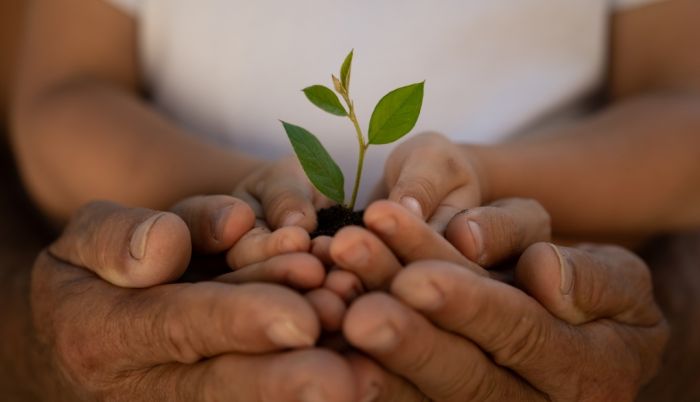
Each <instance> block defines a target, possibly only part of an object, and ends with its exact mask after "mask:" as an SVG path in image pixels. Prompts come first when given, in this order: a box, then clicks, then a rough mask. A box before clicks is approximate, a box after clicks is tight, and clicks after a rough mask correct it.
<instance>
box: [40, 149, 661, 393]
mask: <svg viewBox="0 0 700 402" xmlns="http://www.w3.org/2000/svg"><path fill="white" fill-rule="evenodd" d="M286 163H290V162H282V163H281V164H278V165H272V167H271V168H269V169H267V170H263V171H261V172H262V173H259V174H258V175H257V177H254V180H253V179H251V180H249V181H247V182H245V181H244V182H243V183H242V185H241V186H242V187H240V188H239V190H237V192H236V193H235V195H236V196H237V197H231V196H200V197H194V198H190V199H186V200H184V201H182V202H180V203H178V204H177V205H176V206H175V207H174V208H173V209H172V210H171V211H169V212H161V211H153V210H147V209H134V208H131V209H130V208H124V207H120V206H117V205H115V204H111V203H104V202H101V203H93V204H90V205H88V206H86V207H84V208H82V209H81V210H80V211H79V212H78V213H77V214H76V216H75V217H74V218H73V220H72V221H71V222H70V224H69V225H68V226H67V228H66V230H65V232H64V233H63V235H62V236H61V237H60V238H59V239H58V240H57V241H56V242H54V243H53V244H52V245H51V246H50V247H49V248H48V249H47V251H46V252H44V253H43V254H42V255H41V256H40V258H39V259H38V260H37V263H36V265H35V268H34V272H33V277H32V289H31V301H32V309H33V314H34V323H35V326H36V329H37V332H38V335H39V339H40V340H42V341H43V342H44V344H45V346H46V351H47V353H48V354H49V356H50V357H51V360H52V362H53V363H54V367H55V369H56V371H57V372H58V373H60V375H61V377H62V381H61V382H60V384H61V385H60V387H61V389H60V390H59V392H56V393H55V394H54V396H57V395H59V394H66V395H68V394H70V395H72V396H71V397H69V398H67V399H68V400H73V399H74V398H84V399H88V400H92V399H105V400H129V401H137V400H148V401H151V400H170V401H196V400H202V401H274V402H286V401H290V402H291V401H303V402H317V401H318V402H320V401H327V402H336V401H337V402H345V401H347V402H355V401H406V402H410V401H426V400H433V401H629V400H633V399H634V397H635V395H636V393H637V391H638V390H639V388H640V386H641V385H642V384H644V383H645V382H646V381H648V380H649V379H650V378H651V377H652V376H653V375H654V374H655V372H656V370H657V369H658V366H659V363H660V359H661V355H662V352H663V348H664V346H665V342H666V339H667V337H668V329H667V327H666V324H665V321H664V319H663V316H662V314H661V312H660V311H659V309H658V307H657V306H656V304H655V302H654V299H653V293H652V284H651V279H650V275H649V272H648V269H647V268H646V266H645V265H644V263H643V262H642V261H641V260H640V259H639V258H637V257H636V256H634V255H633V254H632V253H630V252H628V251H625V250H623V249H620V248H617V247H609V246H593V245H586V246H579V247H575V248H569V247H562V246H556V245H554V244H552V243H547V242H548V241H550V223H549V217H548V215H547V213H546V212H545V211H544V209H543V208H542V207H541V206H540V205H539V204H538V203H536V202H534V201H531V200H524V199H507V200H501V201H498V202H495V203H492V204H490V205H488V206H478V204H479V203H480V199H481V194H480V190H479V186H478V185H477V184H478V177H477V173H476V169H473V168H472V166H471V165H470V164H469V161H468V160H467V159H465V158H464V156H463V154H460V153H459V151H457V150H456V147H454V146H452V145H451V144H450V143H449V142H448V141H447V140H445V139H444V138H442V137H436V136H419V137H416V139H415V140H411V141H408V142H406V143H404V144H403V145H401V146H400V147H399V148H398V149H397V150H396V152H394V154H393V155H392V157H391V158H390V159H389V161H388V164H387V171H386V178H387V184H388V188H390V189H391V191H390V193H389V197H388V198H389V200H383V201H376V202H374V203H372V204H371V205H370V206H369V207H368V208H367V209H366V211H365V215H364V222H365V225H366V228H360V227H347V228H344V229H342V230H341V231H340V232H338V234H336V235H335V236H334V237H333V238H332V239H331V238H328V237H319V238H316V239H314V240H311V239H310V238H309V235H308V232H307V230H305V229H304V228H303V227H305V228H306V229H311V228H312V227H306V226H305V225H307V224H308V223H307V222H308V221H306V219H307V218H310V219H311V225H313V224H315V222H314V220H315V217H314V215H313V210H309V209H308V208H315V207H318V203H319V202H322V201H318V200H321V198H320V197H319V198H317V197H316V196H315V195H314V191H313V189H312V188H311V187H310V185H308V184H304V183H306V182H305V181H304V178H303V176H301V175H299V177H300V179H299V180H295V179H291V180H290V178H289V177H290V176H291V177H296V176H294V175H295V173H294V172H300V170H299V168H298V167H294V166H293V165H286V166H288V167H289V166H291V168H285V169H279V166H285V164H286ZM285 170H286V177H287V178H286V180H285V179H284V175H283V174H282V173H283V172H284V171H285ZM278 172H279V173H278ZM300 174H301V173H300ZM300 183H301V184H300ZM392 200H393V201H392ZM394 201H397V202H394ZM402 204H403V205H402ZM465 207H473V208H470V209H468V210H466V211H465V210H464V208H465ZM263 211H264V212H265V213H266V214H265V215H264V216H265V218H266V219H267V223H268V224H269V227H271V228H272V229H274V230H270V229H268V228H267V227H266V226H264V225H256V216H257V217H262V216H263V215H262V212H263ZM290 211H291V212H290ZM297 225H301V227H300V226H297ZM443 232H444V234H443ZM217 256H218V257H220V258H221V257H223V258H225V260H226V262H227V263H228V265H229V266H230V267H231V268H232V272H230V273H226V274H223V275H220V276H218V277H216V278H214V279H212V280H207V281H201V282H196V283H173V281H175V280H176V279H177V278H179V277H180V276H181V275H182V274H183V272H184V271H185V270H186V269H189V271H197V270H198V269H203V268H201V267H202V266H205V265H207V264H210V263H211V260H212V258H213V257H217ZM504 261H514V262H513V265H514V271H513V273H514V276H513V277H514V281H506V280H504V278H506V275H503V274H502V272H501V271H492V272H489V271H488V268H490V267H493V266H496V265H498V264H500V263H503V262H504ZM501 265H502V264H501ZM322 333H338V334H342V335H343V336H344V338H345V340H346V341H347V342H348V343H349V344H350V345H351V346H352V348H350V349H346V350H345V351H342V352H341V351H336V350H333V349H330V348H323V347H319V346H318V345H319V344H321V343H323V342H322V341H320V340H319V339H320V337H321V334H322Z"/></svg>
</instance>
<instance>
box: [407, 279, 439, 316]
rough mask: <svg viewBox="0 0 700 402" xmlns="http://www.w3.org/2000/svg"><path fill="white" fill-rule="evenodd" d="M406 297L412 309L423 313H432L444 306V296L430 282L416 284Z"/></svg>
mask: <svg viewBox="0 0 700 402" xmlns="http://www.w3.org/2000/svg"><path fill="white" fill-rule="evenodd" d="M408 297H409V298H410V300H407V301H408V302H409V303H411V305H412V306H413V307H415V308H417V309H419V310H423V311H434V310H437V309H439V308H440V307H442V306H443V305H444V304H445V295H443V293H442V291H440V289H438V288H437V286H435V284H433V283H431V282H430V281H425V282H421V283H420V284H418V285H417V286H416V287H415V288H414V289H413V290H412V291H411V293H410V295H409V296H408Z"/></svg>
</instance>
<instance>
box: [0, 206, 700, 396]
mask: <svg viewBox="0 0 700 402" xmlns="http://www.w3.org/2000/svg"><path fill="white" fill-rule="evenodd" d="M477 215H478V214H477ZM195 216H196V214H195ZM409 217H410V216H409ZM472 218H473V217H472ZM492 218H493V219H495V220H494V222H495V223H497V224H498V226H502V224H501V218H503V216H501V217H500V218H499V217H498V215H490V217H487V219H492ZM505 218H507V219H510V220H511V221H512V217H508V216H505ZM479 221H480V223H481V224H482V225H483V226H484V227H488V226H489V225H488V224H487V222H488V220H480V219H479ZM528 221H532V219H529V218H528V219H525V220H517V221H515V222H523V223H524V222H528ZM8 222H9V221H8ZM414 222H415V221H414ZM419 223H420V222H419ZM462 223H464V222H462ZM110 227H112V226H110ZM348 230H350V229H348ZM206 232H207V231H205V232H204V233H206ZM423 233H430V234H434V233H433V232H432V231H430V230H427V231H423ZM490 233H494V236H498V232H497V231H493V232H490ZM465 235H466V236H467V237H468V233H465ZM537 236H539V235H535V236H533V237H531V239H532V240H536V239H537ZM115 239H116V238H112V240H115ZM489 239H490V238H489ZM76 240H77V239H76ZM463 240H465V242H466V243H468V242H469V240H470V239H468V238H466V239H463ZM492 240H496V239H495V238H494V239H492ZM123 243H124V241H121V242H117V244H112V245H111V248H115V247H118V246H120V245H121V246H122V247H123ZM488 244H490V242H489V243H488ZM507 244H512V245H517V244H518V242H507ZM104 246H105V247H106V248H107V249H110V246H108V245H107V244H104ZM686 246H687V244H686ZM691 246H692V244H691ZM179 247H181V245H179ZM518 247H520V246H518ZM488 248H491V247H488ZM497 249H501V250H505V249H504V248H497ZM515 250H516V249H512V251H515ZM105 251H108V250H105ZM503 253H505V252H503ZM490 254H491V255H493V256H494V258H495V256H497V255H498V254H499V253H498V252H492V253H490ZM503 255H504V254H501V256H503ZM661 260H662V261H664V262H668V263H679V262H681V261H674V260H670V261H667V260H663V258H662V259H661ZM25 261H27V259H25ZM683 266H685V267H687V268H689V269H683V268H682V267H683ZM57 267H58V266H57V265H55V264H54V265H53V267H45V268H47V269H49V270H50V271H51V270H53V269H55V268H57ZM63 267H66V266H65V265H63ZM67 268H68V269H69V271H76V269H75V268H71V267H67ZM90 268H92V269H93V270H95V271H96V272H100V271H101V270H100V266H99V265H96V266H91V267H90ZM671 268H676V269H675V270H673V271H663V270H662V271H660V272H661V273H662V274H661V276H660V277H658V278H657V279H662V278H666V279H667V280H668V285H669V286H668V288H666V287H664V289H667V290H668V291H669V292H670V293H673V294H674V295H678V297H683V295H686V296H688V295H689V294H688V292H690V293H692V292H693V286H700V281H693V280H690V279H689V278H692V277H693V276H692V275H693V274H695V273H697V270H696V269H694V268H695V267H694V266H693V264H688V263H687V262H686V264H678V265H674V266H672V267H671ZM461 269H463V268H461ZM680 271H683V272H684V273H685V274H684V275H683V276H678V277H672V276H669V277H665V276H663V272H674V274H678V273H679V272H680ZM76 272H77V271H76ZM359 272H361V271H359ZM4 274H5V277H6V280H5V281H3V283H2V286H3V288H7V290H9V291H3V292H2V293H1V294H2V295H3V300H4V303H3V305H4V306H14V307H13V309H12V310H11V311H8V313H12V314H3V316H4V318H5V319H4V324H5V325H3V326H2V327H1V328H2V333H3V339H8V340H10V341H8V342H5V343H4V344H3V346H5V348H3V349H2V361H3V365H2V368H3V370H4V372H6V373H8V374H6V375H5V376H3V377H2V380H1V381H0V384H3V385H2V389H3V390H6V391H7V392H3V393H4V394H5V395H18V397H17V398H14V399H13V400H27V401H31V400H61V399H63V400H74V398H72V396H71V394H70V390H69V389H67V388H66V387H65V384H64V383H63V382H61V381H60V378H61V376H60V375H59V373H58V372H56V371H55V370H56V367H55V366H52V365H50V364H48V363H49V362H51V360H52V359H50V355H51V349H50V348H46V347H45V346H43V347H42V344H41V343H38V342H37V341H36V333H35V328H34V326H33V325H32V324H31V323H29V322H27V321H28V319H29V317H30V315H31V314H30V313H29V311H30V310H29V306H28V305H27V304H26V303H27V301H26V299H25V296H24V295H26V294H27V292H22V291H21V289H22V286H19V285H20V284H22V283H26V282H27V281H28V269H17V271H16V272H14V273H11V272H5V273H4ZM54 274H55V273H54ZM54 274H52V275H54ZM79 275H81V276H83V277H85V276H86V275H87V274H85V273H82V274H79ZM688 275H690V277H689V276H688ZM87 276H89V275H87ZM166 276H167V275H166ZM695 277H697V275H696V276H695ZM34 278H35V279H36V278H37V275H35V276H34ZM680 278H682V281H683V285H684V286H680V287H679V286H678V283H677V281H676V279H680ZM84 280H87V279H84ZM91 280H94V283H95V284H96V285H99V287H100V288H105V289H107V290H108V291H109V293H112V292H114V291H115V289H116V288H113V287H110V286H107V285H106V284H104V283H101V282H100V281H99V280H95V279H94V278H91ZM605 280H606V281H607V280H608V278H605ZM555 282H556V281H555ZM604 283H607V282H604ZM660 283H662V284H666V283H667V281H660ZM550 285H553V289H554V290H556V289H558V287H559V283H558V282H557V283H554V284H551V283H550ZM68 289H70V287H69V288H68ZM674 289H675V290H674ZM679 289H680V290H681V291H678V290H679ZM638 290H639V289H638ZM124 291H126V290H124ZM129 292H131V293H130V295H132V296H133V295H134V294H135V293H134V292H136V291H133V290H130V291H129ZM97 293H98V292H96V294H92V293H89V294H87V295H86V304H87V305H92V304H94V303H95V302H96V301H97V302H98V303H97V305H102V306H104V304H103V303H99V300H100V296H99V294H97ZM88 296H90V297H93V296H94V297H96V298H97V299H96V300H94V301H93V300H92V299H88ZM661 300H663V301H665V300H666V299H661ZM688 300H692V297H691V298H689V299H688ZM58 305H61V303H59V304H58ZM82 308H84V305H81V306H80V307H79V308H77V311H79V310H80V309H82ZM140 308H143V307H142V306H140ZM667 311H671V312H673V313H675V315H674V317H673V318H674V319H673V320H672V322H674V323H683V326H680V325H679V326H678V327H674V328H684V331H683V332H674V336H676V338H675V342H673V343H671V347H672V348H671V349H672V350H673V351H675V352H674V353H673V354H669V355H670V356H672V357H674V359H673V360H669V361H666V362H665V366H664V368H665V370H664V372H663V373H662V374H663V375H664V379H665V380H666V381H663V382H659V383H655V384H652V385H650V388H651V391H655V393H651V394H647V395H652V396H653V395H674V397H676V399H674V400H683V399H680V398H682V396H683V395H692V392H693V390H692V388H688V386H689V385H690V386H692V385H693V384H694V383H690V384H684V383H682V382H680V381H679V379H680V378H688V377H687V376H683V375H682V373H676V372H675V371H674V369H675V368H676V367H677V366H678V364H679V363H682V365H681V366H680V367H685V368H686V371H685V372H686V373H688V374H691V373H694V371H693V368H692V366H689V365H688V364H686V363H683V362H689V361H692V359H693V358H692V356H689V355H688V353H689V352H692V351H693V350H696V349H694V348H693V338H692V337H690V338H689V337H688V336H689V335H690V334H692V331H693V329H692V325H691V327H688V326H687V325H688V324H689V323H690V324H692V323H693V322H697V321H692V320H691V321H690V322H687V321H686V320H684V318H683V317H688V318H690V317H691V315H692V311H691V310H687V309H685V310H680V311H679V310H678V309H672V310H667ZM125 314H126V313H125ZM140 314H144V312H140ZM91 318H95V320H91ZM91 318H88V317H86V320H85V322H84V323H85V325H86V326H89V324H90V323H92V324H94V325H95V326H96V327H99V328H102V325H103V322H102V321H101V320H99V319H98V318H99V317H91ZM125 318H128V317H126V316H125ZM204 325H206V323H204ZM88 340H89V338H88ZM99 344H100V345H105V344H109V340H108V339H105V338H101V339H100V342H99ZM88 345H89V343H88ZM128 355H129V356H132V357H134V356H137V355H136V354H135V353H133V351H129V353H128ZM330 360H334V359H332V358H331V359H330ZM351 362H352V365H351V367H352V368H353V370H355V371H354V372H355V375H356V376H357V378H358V379H364V382H362V383H360V384H359V385H358V391H365V390H368V389H369V385H370V384H373V383H377V384H380V386H381V387H382V388H380V389H388V388H387V387H389V386H391V385H392V384H394V385H399V386H400V387H399V388H398V389H397V390H398V391H401V390H405V389H406V388H405V387H406V384H405V383H403V382H399V383H396V382H395V380H396V377H395V376H386V373H387V372H386V371H384V370H381V369H380V366H378V365H376V364H372V363H371V362H368V361H367V360H361V359H360V360H358V359H357V358H356V357H353V358H352V360H351ZM318 370H321V369H318ZM341 371H342V370H341ZM676 374H677V375H676ZM324 375H326V371H325V369H324ZM227 378H228V377H227ZM669 379H670V380H671V381H668V380H669ZM8 380H9V381H8ZM285 380H287V379H286V378H285ZM362 384H365V385H362ZM678 384H681V385H684V386H685V388H679V387H678ZM653 385H655V387H652V386H653ZM363 387H364V388H363ZM409 389H410V387H409ZM22 390H25V391H26V390H31V391H32V392H31V395H30V394H29V393H27V394H21V393H20V392H21V391H22ZM651 391H650V392H651ZM222 392H223V391H222ZM144 395H148V394H144ZM689 398H690V399H686V400H693V399H692V397H689ZM649 400H656V399H653V397H652V399H649Z"/></svg>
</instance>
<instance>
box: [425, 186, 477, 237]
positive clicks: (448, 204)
mask: <svg viewBox="0 0 700 402" xmlns="http://www.w3.org/2000/svg"><path fill="white" fill-rule="evenodd" d="M480 202H481V197H480V195H479V194H478V191H476V188H475V187H474V186H462V187H459V188H457V189H456V190H454V191H453V192H451V193H449V194H448V195H447V196H445V198H444V199H443V200H442V201H441V202H440V205H438V207H437V209H435V212H434V213H433V215H432V216H431V217H430V219H429V220H428V224H429V225H430V227H431V228H432V229H433V230H434V231H436V232H438V233H440V234H443V233H445V229H446V228H447V225H448V224H449V223H450V221H451V220H452V218H453V217H454V216H455V215H456V214H457V213H459V212H460V211H463V210H465V209H467V208H473V207H476V206H478V205H479V203H480Z"/></svg>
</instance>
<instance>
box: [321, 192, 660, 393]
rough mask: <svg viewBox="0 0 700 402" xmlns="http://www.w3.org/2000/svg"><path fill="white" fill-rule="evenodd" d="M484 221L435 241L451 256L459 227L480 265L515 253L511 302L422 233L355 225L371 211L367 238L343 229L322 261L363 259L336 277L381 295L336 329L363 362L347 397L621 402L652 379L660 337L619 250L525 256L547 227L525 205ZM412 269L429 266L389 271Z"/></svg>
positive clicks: (393, 223)
mask: <svg viewBox="0 0 700 402" xmlns="http://www.w3.org/2000/svg"><path fill="white" fill-rule="evenodd" d="M516 204H517V205H516ZM487 208H490V209H482V208H477V209H474V210H471V211H469V213H468V214H467V216H466V217H465V216H463V214H461V215H458V216H457V217H455V220H453V221H452V222H451V223H450V230H448V232H449V233H451V235H452V237H453V238H455V239H458V240H462V241H463V244H462V246H464V245H465V244H466V245H470V244H473V243H471V240H473V234H472V233H471V232H470V231H469V229H470V227H469V225H468V224H465V223H466V222H464V221H465V220H467V221H469V220H471V219H475V220H476V221H477V222H478V224H479V225H480V226H481V229H482V235H483V236H484V237H483V241H484V243H483V246H484V248H483V250H484V252H485V255H487V256H490V257H488V258H490V259H491V260H492V261H493V260H495V259H503V258H505V256H506V254H507V253H508V251H506V250H510V251H511V252H513V251H517V250H518V249H522V248H526V249H525V252H524V254H523V255H522V256H521V257H520V259H519V261H518V264H517V267H516V271H515V273H516V278H517V281H518V285H519V286H520V287H521V288H522V290H520V289H518V288H515V287H513V286H510V285H508V284H505V283H503V282H500V281H497V280H494V279H492V278H490V277H489V276H488V275H486V274H484V271H483V270H482V269H481V268H480V267H478V266H476V265H475V264H473V263H471V262H468V261H467V262H466V263H465V260H460V259H459V257H458V256H456V255H455V254H454V253H453V250H450V248H449V247H447V246H445V245H444V243H443V244H442V245H441V243H439V242H438V241H437V239H438V237H435V236H436V235H434V234H431V232H432V231H431V230H429V228H427V227H426V226H425V225H424V224H422V223H421V222H420V221H418V220H411V219H410V218H411V217H410V215H409V214H407V213H405V212H402V211H401V208H397V207H395V206H394V207H392V206H391V205H388V203H378V204H376V205H373V206H371V207H370V208H369V209H368V210H367V213H369V212H370V211H371V210H373V209H378V210H381V212H382V214H377V216H381V217H382V219H385V218H387V216H388V219H386V220H387V221H389V222H390V224H386V225H384V224H379V225H377V224H376V223H375V224H374V225H373V224H370V222H371V221H372V218H373V214H371V213H370V215H369V216H367V215H366V221H367V223H368V227H369V229H371V230H372V232H373V233H369V232H367V231H364V233H362V232H359V231H361V230H362V229H358V228H349V229H346V231H347V232H346V233H348V234H347V235H344V236H341V233H339V234H338V236H337V237H336V238H335V239H334V240H333V242H332V243H331V246H330V253H331V254H335V253H337V255H335V257H336V258H338V261H341V262H342V260H343V257H342V255H343V254H344V252H348V251H349V250H351V249H352V247H350V246H349V245H352V244H355V245H358V244H359V245H361V246H362V247H367V248H368V249H370V250H373V252H372V253H370V254H369V257H367V258H366V259H364V260H362V259H358V260H357V261H355V262H350V261H349V260H348V261H346V262H345V263H344V267H345V268H346V269H351V270H352V272H353V273H355V274H357V276H358V277H359V278H361V281H362V284H363V285H364V286H365V287H367V288H374V287H379V288H386V289H388V294H387V293H370V294H368V295H364V296H361V297H359V298H358V299H357V300H356V301H355V302H354V303H353V305H352V306H351V307H350V308H349V310H348V312H347V315H346V317H345V321H344V325H343V328H344V333H345V335H346V337H347V339H348V341H349V342H350V343H351V344H352V345H353V346H354V347H356V348H357V349H359V350H361V351H362V352H364V353H365V354H366V355H367V356H370V357H371V359H369V358H367V357H365V356H360V355H355V356H353V357H351V363H352V366H353V369H354V371H355V373H356V375H357V376H358V378H359V384H360V387H359V390H358V391H359V393H360V395H364V397H367V398H370V399H368V400H372V399H371V397H374V399H373V400H377V401H414V400H415V401H423V400H425V398H430V399H431V400H435V401H516V400H517V401H546V400H552V401H631V400H634V397H635V395H636V392H637V391H638V390H639V388H640V386H641V385H642V384H643V383H645V382H646V381H648V380H649V379H650V378H651V377H652V376H653V375H654V373H655V372H656V370H657V368H658V365H659V361H660V358H661V355H662V352H663V349H664V346H665V342H666V339H667V337H668V329H667V326H666V324H665V321H664V319H663V317H662V315H661V313H660V311H659V309H658V308H657V306H656V304H655V302H654V300H653V296H652V286H651V279H650V276H649V273H648V270H647V268H646V266H645V265H644V263H643V262H642V261H641V260H640V259H638V258H637V257H635V256H634V255H632V254H631V253H629V252H627V251H625V250H622V249H619V248H612V247H593V246H586V247H580V248H564V247H556V246H553V245H551V244H549V243H538V244H535V245H530V244H531V242H532V241H538V240H541V239H539V238H540V237H542V233H544V232H543V231H542V230H543V229H542V224H543V222H546V223H547V224H548V221H542V219H540V218H534V217H537V216H540V214H539V212H537V211H536V209H537V208H536V207H535V206H534V205H533V204H532V203H530V204H528V203H527V202H525V203H523V201H518V200H514V201H511V202H506V203H505V206H504V205H501V206H500V207H487ZM516 211H520V213H515V212H516ZM526 211H530V213H526ZM460 220H461V221H462V222H461V223H460V222H459V221H460ZM378 222H379V221H378ZM378 222H377V223H378ZM489 223H491V224H489ZM411 226H413V227H411ZM382 227H383V229H382ZM386 228H389V230H388V231H387V230H386ZM391 233H394V235H393V237H392V235H391ZM410 233H413V234H414V235H413V236H411V235H410ZM508 233H509V235H508V236H506V237H505V238H504V239H505V240H504V241H502V242H500V243H502V244H499V241H498V238H499V237H501V236H503V234H508ZM547 233H548V232H547ZM346 236H347V237H346ZM372 236H375V238H373V237H372ZM401 239H403V240H401ZM375 240H376V241H375ZM528 243H530V244H528ZM528 246H529V247H528ZM346 247H347V248H346ZM355 247H356V246H355ZM336 249H338V251H337V252H336V251H334V250H336ZM389 251H390V252H389ZM431 254H432V256H431ZM440 254H442V255H440ZM350 255H351V259H352V253H350ZM359 255H362V254H361V253H359ZM356 256H357V255H355V257H356ZM424 256H425V257H428V258H434V259H438V258H439V259H441V260H442V261H421V262H415V263H412V264H408V266H407V267H406V268H402V265H403V264H402V263H410V262H411V261H414V260H417V259H420V258H421V257H424ZM358 261H359V262H358ZM363 261H364V262H363ZM370 267H373V268H374V269H373V270H372V269H370ZM465 268H466V269H465Z"/></svg>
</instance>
